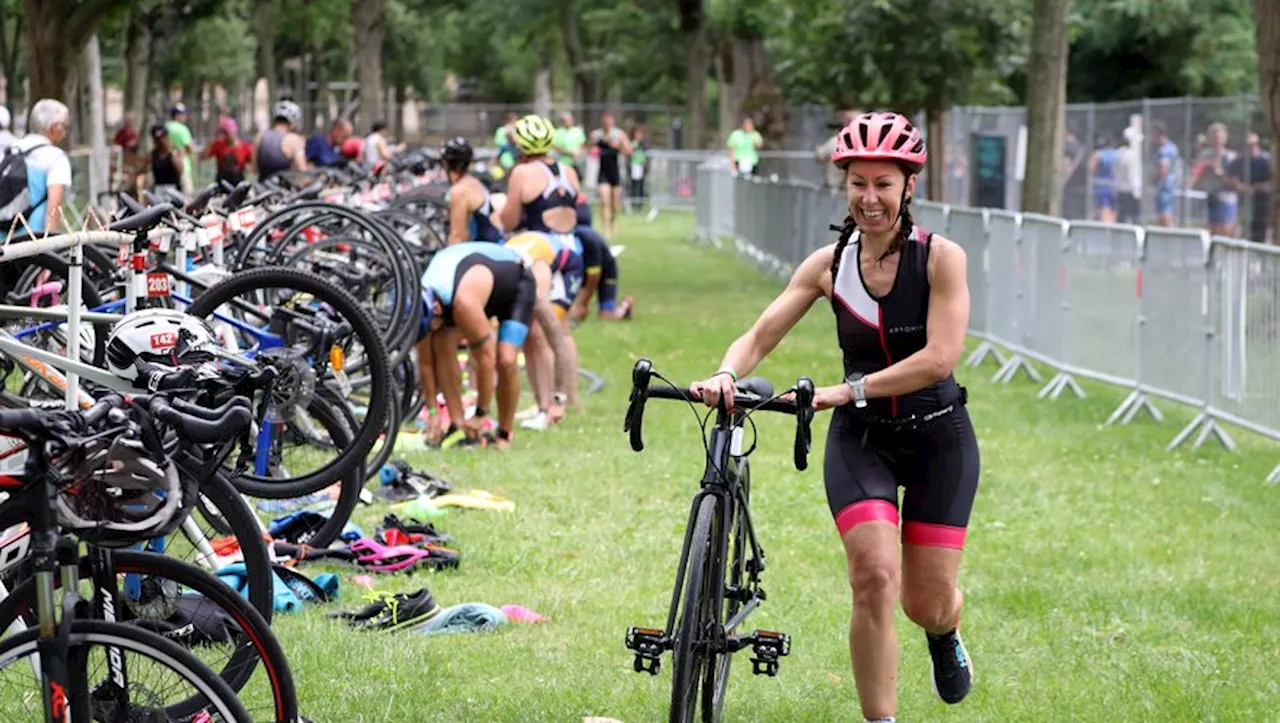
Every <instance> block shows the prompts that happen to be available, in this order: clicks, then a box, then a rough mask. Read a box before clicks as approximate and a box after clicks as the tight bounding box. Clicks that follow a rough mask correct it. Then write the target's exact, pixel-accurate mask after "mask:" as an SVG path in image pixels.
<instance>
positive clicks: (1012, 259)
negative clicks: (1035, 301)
mask: <svg viewBox="0 0 1280 723" xmlns="http://www.w3.org/2000/svg"><path fill="white" fill-rule="evenodd" d="M960 210H962V209H952V214H953V217H954V214H955V213H956V212H957V211H960ZM964 210H967V209H964ZM987 239H988V240H987V249H988V253H987V258H988V259H989V260H990V263H989V266H988V271H989V273H988V274H985V276H986V277H987V278H988V279H989V280H990V286H989V288H988V289H986V292H987V298H986V303H985V304H984V305H983V306H984V308H985V309H986V314H987V318H986V331H987V334H988V336H989V338H991V339H992V340H993V341H998V342H1000V343H1001V344H1004V345H1005V346H1009V347H1014V348H1024V349H1025V348H1028V344H1029V342H1030V337H1029V332H1030V331H1031V329H1032V328H1033V326H1034V324H1033V323H1032V322H1033V319H1032V318H1031V314H1033V313H1034V312H1035V307H1034V306H1033V305H1032V304H1030V303H1028V299H1029V298H1030V296H1029V295H1030V293H1031V291H1033V290H1034V286H1033V283H1032V282H1033V281H1034V277H1033V275H1032V274H1031V272H1032V271H1033V270H1034V269H1035V265H1034V264H1032V263H1028V259H1027V258H1026V256H1025V248H1024V246H1023V243H1022V215H1021V214H1017V213H1013V212H1010V211H996V210H992V211H988V212H987ZM969 263H970V264H971V265H972V264H973V261H972V260H970V262H969ZM973 287H974V283H973V282H972V281H970V283H969V294H970V297H971V298H976V297H973V294H974V290H973ZM971 306H976V303H971Z"/></svg>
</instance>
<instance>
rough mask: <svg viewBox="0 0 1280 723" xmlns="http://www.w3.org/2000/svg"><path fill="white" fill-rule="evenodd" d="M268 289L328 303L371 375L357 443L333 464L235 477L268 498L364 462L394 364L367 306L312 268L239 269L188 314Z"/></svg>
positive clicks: (298, 493) (316, 485)
mask: <svg viewBox="0 0 1280 723" xmlns="http://www.w3.org/2000/svg"><path fill="white" fill-rule="evenodd" d="M264 288H288V289H294V290H296V291H305V292H307V293H310V294H313V295H315V296H316V297H318V298H323V299H324V301H325V302H327V303H329V304H330V305H332V306H333V308H334V309H335V310H336V311H337V312H338V313H339V314H341V316H342V318H343V319H344V320H345V321H346V322H347V323H349V324H350V325H351V331H352V334H354V335H355V336H356V338H357V339H359V341H360V344H361V346H362V347H363V348H364V351H365V355H366V359H367V363H368V372H369V375H370V377H371V380H370V384H369V403H368V412H367V414H366V415H365V418H364V420H363V422H362V423H361V424H360V425H358V426H357V428H356V429H357V431H356V433H355V439H354V441H353V442H352V443H351V445H349V446H348V447H347V448H346V449H344V450H343V451H342V453H341V454H339V455H338V457H337V458H335V459H334V460H333V461H332V462H330V463H329V464H327V465H325V466H323V467H321V468H320V469H318V470H314V471H312V472H310V473H307V474H303V475H299V476H297V477H290V478H288V479H275V478H271V477H263V476H259V475H252V474H248V473H246V474H245V475H242V477H241V479H239V480H237V486H239V487H240V488H241V489H244V490H245V491H246V492H247V493H249V494H253V495H256V496H260V497H268V496H269V497H273V498H276V499H287V498H291V497H303V496H306V495H308V494H311V493H312V492H315V491H316V490H319V489H324V488H325V487H328V486H329V485H330V484H332V483H333V480H335V479H339V478H342V477H345V476H346V475H347V474H349V473H350V472H351V471H352V470H357V469H359V468H360V465H362V464H363V463H364V460H365V457H366V455H368V453H369V451H370V450H371V449H373V445H374V443H376V442H377V439H378V435H379V434H380V433H381V432H382V429H383V426H384V424H385V422H386V415H387V410H388V409H389V408H390V401H391V384H392V380H391V368H390V366H389V364H388V357H387V347H386V344H385V343H383V341H382V338H381V336H380V334H379V332H378V329H377V327H376V326H375V324H374V322H373V318H372V317H371V316H370V315H369V312H368V310H366V309H365V308H364V307H362V306H361V305H360V303H359V302H358V301H356V300H355V298H353V297H352V296H351V294H349V293H348V292H347V291H346V290H345V289H342V288H340V287H337V286H335V285H334V284H332V283H331V282H329V281H327V280H325V279H324V278H322V277H320V276H318V275H316V274H313V273H311V272H309V271H301V270H299V269H289V268H279V267H263V268H257V269H250V270H248V271H240V272H237V273H236V275H235V276H232V277H231V278H229V279H226V280H224V281H221V282H219V283H218V284H216V285H215V286H212V287H210V288H209V289H208V290H207V291H205V292H204V293H203V294H201V295H200V296H199V297H197V298H196V299H195V300H194V301H193V302H192V304H191V306H190V307H188V308H187V313H188V314H192V315H194V316H199V317H201V318H208V317H210V316H212V315H213V313H214V311H215V310H217V309H218V308H219V307H220V306H222V305H223V304H225V303H227V302H229V301H231V300H232V299H235V298H237V297H239V296H240V295H241V294H243V293H246V292H252V291H258V290H261V289H264ZM251 488H252V489H251Z"/></svg>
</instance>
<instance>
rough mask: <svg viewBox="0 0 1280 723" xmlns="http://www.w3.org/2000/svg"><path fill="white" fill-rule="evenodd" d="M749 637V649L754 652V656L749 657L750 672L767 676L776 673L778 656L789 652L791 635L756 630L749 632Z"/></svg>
mask: <svg viewBox="0 0 1280 723" xmlns="http://www.w3.org/2000/svg"><path fill="white" fill-rule="evenodd" d="M751 639H752V642H751V651H752V652H753V653H755V657H754V658H752V659H751V672H752V673H753V674H755V675H762V674H763V675H767V676H769V677H773V676H775V675H777V674H778V658H780V657H782V656H784V655H790V654H791V636H790V635H787V634H785V633H775V632H771V631H768V630H757V631H755V632H754V633H752V634H751Z"/></svg>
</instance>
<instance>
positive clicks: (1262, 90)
mask: <svg viewBox="0 0 1280 723" xmlns="http://www.w3.org/2000/svg"><path fill="white" fill-rule="evenodd" d="M1253 26H1254V28H1255V33H1256V35H1257V38H1256V41H1257V47H1258V97H1259V98H1260V99H1261V101H1262V107H1263V108H1265V109H1266V111H1267V124H1268V125H1269V126H1270V128H1271V147H1272V148H1273V149H1274V148H1280V145H1277V143H1278V142H1280V5H1277V3H1276V2H1275V0H1253ZM1278 159H1280V153H1276V152H1272V154H1271V178H1272V179H1273V180H1272V182H1271V186H1272V188H1271V213H1270V219H1271V223H1270V224H1269V228H1270V229H1271V243H1273V244H1274V243H1276V242H1277V241H1280V193H1277V192H1276V182H1275V180H1274V179H1275V178H1276V177H1277V170H1280V160H1278Z"/></svg>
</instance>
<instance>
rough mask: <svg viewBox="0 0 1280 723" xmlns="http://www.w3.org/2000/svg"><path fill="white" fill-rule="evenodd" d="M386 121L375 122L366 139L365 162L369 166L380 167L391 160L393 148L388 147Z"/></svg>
mask: <svg viewBox="0 0 1280 723" xmlns="http://www.w3.org/2000/svg"><path fill="white" fill-rule="evenodd" d="M386 130H387V124H386V122H385V121H375V122H374V124H373V127H372V128H370V130H369V135H367V136H365V137H364V162H365V163H366V164H367V165H369V166H374V167H376V166H378V164H380V163H382V162H383V161H388V160H391V146H389V145H387V137H386V135H385V134H384V131H386Z"/></svg>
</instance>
